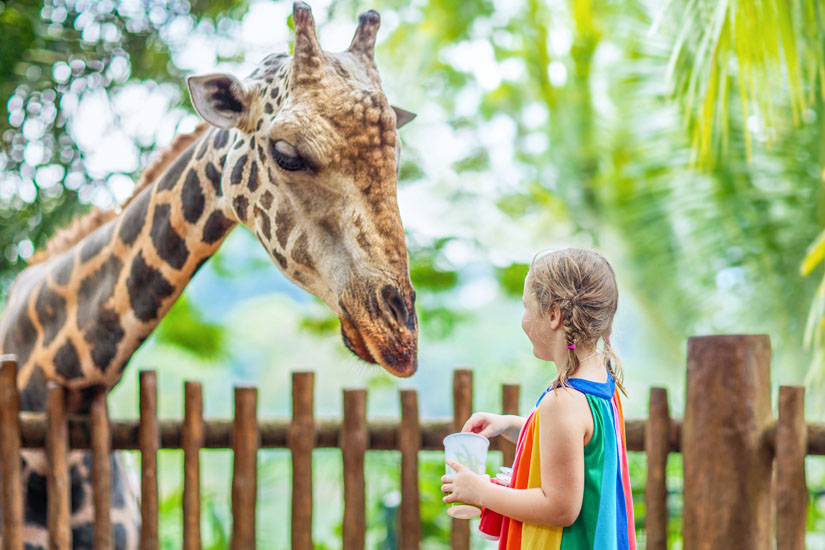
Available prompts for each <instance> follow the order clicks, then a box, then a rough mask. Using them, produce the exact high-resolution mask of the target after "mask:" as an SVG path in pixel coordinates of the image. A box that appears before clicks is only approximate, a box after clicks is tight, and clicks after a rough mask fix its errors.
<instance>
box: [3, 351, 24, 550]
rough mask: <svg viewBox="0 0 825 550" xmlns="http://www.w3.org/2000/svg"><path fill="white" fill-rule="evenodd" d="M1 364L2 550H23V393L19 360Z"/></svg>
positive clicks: (6, 361) (9, 357)
mask: <svg viewBox="0 0 825 550" xmlns="http://www.w3.org/2000/svg"><path fill="white" fill-rule="evenodd" d="M0 359H2V365H0V403H2V406H0V466H2V469H3V475H2V486H3V492H2V495H3V506H2V509H3V537H2V538H3V550H23V491H22V487H21V485H20V424H19V420H18V418H19V413H20V393H19V392H18V391H17V362H16V360H15V358H14V357H13V356H2V357H0Z"/></svg>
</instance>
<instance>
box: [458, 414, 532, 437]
mask: <svg viewBox="0 0 825 550" xmlns="http://www.w3.org/2000/svg"><path fill="white" fill-rule="evenodd" d="M524 422H525V419H524V418H522V417H521V416H516V415H514V414H506V415H503V414H496V413H488V412H477V413H475V414H473V415H472V416H471V417H470V418H468V419H467V422H465V423H464V427H463V428H461V431H462V432H472V433H477V434H479V435H483V436H484V437H486V438H488V439H489V438H491V437H495V436H497V435H502V436H504V438H505V439H508V440H509V441H510V442H511V443H517V442H518V434H519V432H520V431H521V427H522V426H524Z"/></svg>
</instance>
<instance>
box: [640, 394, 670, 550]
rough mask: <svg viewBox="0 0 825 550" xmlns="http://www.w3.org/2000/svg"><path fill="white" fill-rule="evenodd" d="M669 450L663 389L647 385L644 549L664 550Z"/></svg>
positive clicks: (666, 403) (667, 414)
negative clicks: (645, 540) (648, 395)
mask: <svg viewBox="0 0 825 550" xmlns="http://www.w3.org/2000/svg"><path fill="white" fill-rule="evenodd" d="M669 451H670V410H669V407H668V402H667V390H666V389H665V388H650V411H649V417H648V420H647V429H646V432H645V453H646V454H647V484H646V486H645V504H646V512H645V531H647V549H648V550H667V477H666V471H667V455H668V452H669Z"/></svg>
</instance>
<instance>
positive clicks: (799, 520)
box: [776, 386, 808, 550]
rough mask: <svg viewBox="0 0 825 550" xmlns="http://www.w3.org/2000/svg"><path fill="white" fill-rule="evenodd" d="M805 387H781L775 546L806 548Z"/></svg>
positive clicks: (806, 436)
mask: <svg viewBox="0 0 825 550" xmlns="http://www.w3.org/2000/svg"><path fill="white" fill-rule="evenodd" d="M807 449H808V433H807V428H806V426H805V388H803V387H801V386H782V387H781V388H779V420H778V421H777V423H776V516H777V517H776V545H777V546H776V547H777V548H781V549H782V550H804V549H805V527H806V525H807V518H808V486H807V485H806V483H805V454H806V452H807Z"/></svg>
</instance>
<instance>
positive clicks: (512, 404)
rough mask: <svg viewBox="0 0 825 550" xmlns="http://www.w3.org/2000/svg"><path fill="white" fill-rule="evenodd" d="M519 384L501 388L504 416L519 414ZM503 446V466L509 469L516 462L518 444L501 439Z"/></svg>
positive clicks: (506, 385)
mask: <svg viewBox="0 0 825 550" xmlns="http://www.w3.org/2000/svg"><path fill="white" fill-rule="evenodd" d="M520 387H521V386H519V385H518V384H503V385H502V386H501V412H502V414H518V400H519V390H520ZM499 439H500V440H501V441H500V444H501V454H502V462H501V463H502V464H503V465H504V466H507V467H508V468H509V467H510V466H512V465H513V462H515V460H516V444H515V443H510V442H509V441H507V440H506V439H504V438H503V437H500V438H499Z"/></svg>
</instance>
